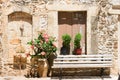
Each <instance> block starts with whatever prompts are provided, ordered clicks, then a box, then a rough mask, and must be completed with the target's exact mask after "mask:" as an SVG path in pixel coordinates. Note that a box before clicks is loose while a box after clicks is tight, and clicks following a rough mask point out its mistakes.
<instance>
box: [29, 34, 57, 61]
mask: <svg viewBox="0 0 120 80" xmlns="http://www.w3.org/2000/svg"><path fill="white" fill-rule="evenodd" d="M55 41H56V40H55V37H53V36H49V35H48V34H47V33H42V32H41V33H40V34H39V35H38V37H37V38H35V39H34V40H32V41H29V42H28V43H27V44H29V45H31V49H32V50H33V51H34V54H28V55H30V56H31V57H38V58H41V59H47V58H48V57H49V56H50V55H51V54H53V53H55V52H56V50H57V47H56V46H55V44H54V42H55Z"/></svg>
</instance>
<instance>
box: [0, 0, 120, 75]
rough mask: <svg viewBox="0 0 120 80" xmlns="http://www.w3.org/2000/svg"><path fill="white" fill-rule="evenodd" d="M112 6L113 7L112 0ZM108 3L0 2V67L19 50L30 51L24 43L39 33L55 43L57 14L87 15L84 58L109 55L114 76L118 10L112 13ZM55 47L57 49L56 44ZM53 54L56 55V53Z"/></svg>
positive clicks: (119, 40) (84, 0) (75, 0)
mask: <svg viewBox="0 0 120 80" xmlns="http://www.w3.org/2000/svg"><path fill="white" fill-rule="evenodd" d="M118 1H119V0H118ZM112 3H115V2H114V0H113V1H112ZM112 3H110V2H109V0H105V1H104V0H2V1H1V2H0V41H1V42H0V56H2V57H3V58H2V60H3V61H1V62H2V64H3V63H12V61H13V56H14V55H16V54H17V52H16V49H17V48H18V47H19V46H22V49H23V48H24V49H25V50H24V53H27V52H28V51H29V50H30V48H29V46H28V45H27V42H28V41H29V40H32V39H33V38H35V37H36V36H37V34H38V33H39V31H40V30H46V31H47V32H48V33H49V34H51V35H53V36H55V37H56V38H57V39H58V29H59V25H58V12H59V11H67V12H74V11H87V22H86V25H87V30H86V31H87V32H86V34H87V35H86V37H87V40H86V43H87V46H86V47H87V48H86V49H87V54H106V53H108V54H113V55H114V57H113V58H114V60H113V67H112V70H111V71H112V72H111V74H117V73H118V69H119V67H118V66H119V65H118V62H119V60H118V59H119V54H118V53H119V52H120V51H118V50H119V47H120V44H119V43H120V38H119V37H118V35H119V30H120V29H119V26H120V10H114V9H112V6H113V5H114V4H112ZM118 3H120V2H118ZM119 5H120V4H119ZM17 12H18V13H17ZM19 12H20V13H21V12H23V13H21V14H19ZM12 14H13V15H12ZM15 14H16V15H15ZM18 15H19V16H18ZM10 16H11V17H10ZM25 16H27V17H25ZM23 17H24V19H23ZM56 45H57V46H58V42H56ZM18 52H19V51H18ZM57 52H58V54H59V49H58V51H57ZM2 66H3V67H5V66H4V65H2ZM5 69H9V68H5ZM6 71H7V70H6Z"/></svg>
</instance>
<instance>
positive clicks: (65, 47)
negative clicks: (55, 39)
mask: <svg viewBox="0 0 120 80" xmlns="http://www.w3.org/2000/svg"><path fill="white" fill-rule="evenodd" d="M62 41H63V42H62V47H61V51H60V53H61V54H62V55H68V54H70V42H71V37H70V35H69V34H64V35H62Z"/></svg>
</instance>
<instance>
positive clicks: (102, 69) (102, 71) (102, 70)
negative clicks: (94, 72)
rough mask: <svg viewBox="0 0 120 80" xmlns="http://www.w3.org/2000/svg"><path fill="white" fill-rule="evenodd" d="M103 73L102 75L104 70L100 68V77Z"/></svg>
mask: <svg viewBox="0 0 120 80" xmlns="http://www.w3.org/2000/svg"><path fill="white" fill-rule="evenodd" d="M103 73H104V68H101V73H100V75H101V76H102V75H103Z"/></svg>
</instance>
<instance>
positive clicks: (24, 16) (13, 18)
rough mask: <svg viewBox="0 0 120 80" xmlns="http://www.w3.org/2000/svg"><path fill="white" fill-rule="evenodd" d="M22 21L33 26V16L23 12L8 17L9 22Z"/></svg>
mask: <svg viewBox="0 0 120 80" xmlns="http://www.w3.org/2000/svg"><path fill="white" fill-rule="evenodd" d="M21 20H22V21H25V22H28V23H30V24H32V15H30V14H29V13H26V12H23V11H16V12H13V13H11V14H9V15H8V22H11V21H21Z"/></svg>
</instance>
